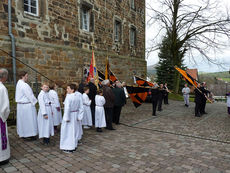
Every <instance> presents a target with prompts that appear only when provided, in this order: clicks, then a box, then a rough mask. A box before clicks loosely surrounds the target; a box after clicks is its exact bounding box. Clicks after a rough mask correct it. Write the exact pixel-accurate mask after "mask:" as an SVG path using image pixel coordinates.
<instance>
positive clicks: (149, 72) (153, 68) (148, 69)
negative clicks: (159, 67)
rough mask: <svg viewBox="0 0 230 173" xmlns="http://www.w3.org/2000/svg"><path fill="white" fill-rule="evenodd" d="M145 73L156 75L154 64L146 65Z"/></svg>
mask: <svg viewBox="0 0 230 173" xmlns="http://www.w3.org/2000/svg"><path fill="white" fill-rule="evenodd" d="M147 73H148V74H149V75H156V73H157V71H156V64H154V65H150V66H147Z"/></svg>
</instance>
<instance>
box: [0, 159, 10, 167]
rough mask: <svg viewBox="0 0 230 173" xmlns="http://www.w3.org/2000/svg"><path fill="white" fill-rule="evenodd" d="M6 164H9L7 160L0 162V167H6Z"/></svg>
mask: <svg viewBox="0 0 230 173" xmlns="http://www.w3.org/2000/svg"><path fill="white" fill-rule="evenodd" d="M8 163H9V159H7V160H4V161H2V162H0V166H2V165H6V164H8Z"/></svg>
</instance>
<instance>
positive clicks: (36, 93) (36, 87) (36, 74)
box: [0, 48, 55, 97]
mask: <svg viewBox="0 0 230 173" xmlns="http://www.w3.org/2000/svg"><path fill="white" fill-rule="evenodd" d="M0 51H2V52H3V53H5V54H6V55H7V56H8V57H11V58H13V59H15V60H16V61H18V62H20V63H21V64H23V65H25V66H26V67H28V68H29V69H31V70H32V71H33V72H35V77H34V79H35V82H34V83H35V95H36V97H37V96H38V74H39V75H40V76H42V77H44V78H45V79H47V80H48V81H50V82H53V83H55V82H54V81H53V80H52V79H49V78H48V77H47V76H45V75H44V74H42V73H41V72H39V71H38V70H36V69H35V68H33V67H31V66H30V65H28V64H26V63H24V62H23V61H21V60H20V59H18V58H16V57H13V56H12V55H10V54H9V53H8V52H7V51H5V50H3V49H1V48H0ZM14 85H15V86H16V84H14Z"/></svg>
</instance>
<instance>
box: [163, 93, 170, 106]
mask: <svg viewBox="0 0 230 173" xmlns="http://www.w3.org/2000/svg"><path fill="white" fill-rule="evenodd" d="M164 104H166V105H167V104H169V95H168V94H166V95H165V96H164Z"/></svg>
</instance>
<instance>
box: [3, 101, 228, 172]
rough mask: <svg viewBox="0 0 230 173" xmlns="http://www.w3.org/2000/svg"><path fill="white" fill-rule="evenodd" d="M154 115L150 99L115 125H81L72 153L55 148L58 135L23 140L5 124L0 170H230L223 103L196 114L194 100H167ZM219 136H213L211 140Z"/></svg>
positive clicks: (125, 113)
mask: <svg viewBox="0 0 230 173" xmlns="http://www.w3.org/2000/svg"><path fill="white" fill-rule="evenodd" d="M163 109H164V110H163V111H162V112H157V115H158V116H157V117H152V116H151V111H152V110H151V104H148V103H146V104H144V105H142V106H141V107H139V108H138V109H135V108H134V106H133V105H132V104H131V103H128V104H127V106H126V107H125V108H124V109H123V111H122V117H121V123H122V124H121V125H118V126H115V128H116V130H115V131H108V130H104V131H103V133H97V132H96V131H95V129H89V130H84V138H83V144H82V145H81V146H79V147H78V149H77V151H76V152H75V153H73V154H65V153H63V152H61V151H60V150H59V135H55V137H53V138H51V140H52V141H51V145H50V146H43V145H42V144H41V140H37V141H33V142H32V141H24V140H22V139H20V138H18V136H17V135H16V130H15V127H10V128H9V137H10V145H11V159H10V163H9V164H7V165H4V166H2V167H1V168H0V172H23V173H27V172H36V173H43V172H52V173H53V172H77V173H86V172H87V173H88V172H89V173H91V172H92V173H94V172H95V173H98V172H105V173H108V172H117V173H125V172H130V173H131V172H139V173H141V172H156V173H161V172H162V173H167V172H170V173H171V172H175V173H182V172H186V173H193V172H197V173H198V172H205V173H206V172H207V173H222V172H223V173H230V142H229V143H228V141H230V136H229V132H230V117H228V116H227V113H226V105H225V104H221V103H215V104H207V108H206V110H207V112H208V114H207V115H205V116H203V117H200V118H199V117H194V111H193V109H194V104H193V103H192V104H191V106H190V107H189V108H186V107H184V106H183V103H182V102H176V101H170V104H169V105H166V106H165V105H164V106H163ZM215 140H217V141H215Z"/></svg>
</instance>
